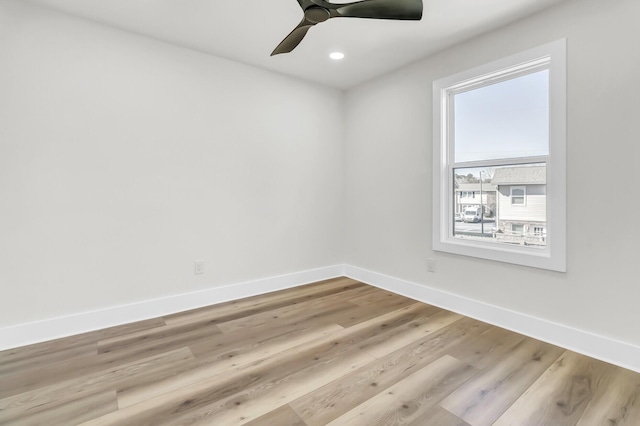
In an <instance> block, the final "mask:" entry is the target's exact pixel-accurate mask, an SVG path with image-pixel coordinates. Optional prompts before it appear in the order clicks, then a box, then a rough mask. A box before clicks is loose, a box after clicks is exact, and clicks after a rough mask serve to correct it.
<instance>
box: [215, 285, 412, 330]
mask: <svg viewBox="0 0 640 426" xmlns="http://www.w3.org/2000/svg"><path fill="white" fill-rule="evenodd" d="M372 291H375V290H372V289H371V288H367V287H359V288H354V289H350V290H345V291H342V292H340V293H334V294H330V295H328V296H323V297H319V298H316V299H312V300H308V301H304V302H299V303H295V304H291V305H286V306H282V307H280V308H276V309H270V310H266V311H262V312H259V313H256V314H251V315H245V316H243V317H241V318H237V319H233V320H231V321H226V322H220V323H218V327H219V328H220V330H222V331H223V332H224V333H233V332H238V331H242V330H246V329H250V328H254V329H255V328H257V327H268V326H270V325H271V324H274V323H277V324H281V323H291V322H292V321H298V322H299V321H308V320H314V321H317V320H318V317H322V316H324V317H327V316H330V315H331V314H332V313H334V312H348V311H349V310H351V309H353V306H354V305H353V304H352V303H351V302H350V299H351V296H353V295H359V294H362V293H371V292H372ZM414 303H415V302H414ZM323 314H325V315H323ZM328 321H329V322H334V321H333V320H332V319H329V320H328Z"/></svg>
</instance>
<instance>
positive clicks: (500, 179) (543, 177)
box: [491, 166, 547, 185]
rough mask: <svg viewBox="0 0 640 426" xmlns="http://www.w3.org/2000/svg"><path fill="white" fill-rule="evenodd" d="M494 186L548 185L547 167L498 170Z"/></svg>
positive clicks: (495, 174)
mask: <svg viewBox="0 0 640 426" xmlns="http://www.w3.org/2000/svg"><path fill="white" fill-rule="evenodd" d="M491 183H492V184H494V185H531V184H542V185H543V184H545V183H547V166H528V167H503V168H499V169H496V171H495V172H494V174H493V179H492V180H491Z"/></svg>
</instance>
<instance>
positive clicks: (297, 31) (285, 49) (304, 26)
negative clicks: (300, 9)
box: [271, 19, 315, 56]
mask: <svg viewBox="0 0 640 426" xmlns="http://www.w3.org/2000/svg"><path fill="white" fill-rule="evenodd" d="M314 25H315V23H313V22H309V21H307V20H306V19H303V20H302V22H300V23H299V24H298V26H297V27H295V28H294V29H293V31H291V32H290V33H289V35H288V36H286V37H285V38H284V40H282V41H281V42H280V44H279V45H278V46H277V47H276V48H275V49H274V50H273V52H271V56H273V55H279V54H280V53H289V52H291V51H292V50H293V49H295V48H296V46H298V45H299V44H300V42H301V41H302V39H303V38H304V36H305V35H306V34H307V31H309V28H311V27H313V26H314Z"/></svg>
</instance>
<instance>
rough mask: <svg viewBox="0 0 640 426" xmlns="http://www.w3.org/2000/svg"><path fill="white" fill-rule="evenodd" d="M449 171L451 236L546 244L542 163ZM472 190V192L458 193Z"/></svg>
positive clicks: (545, 197)
mask: <svg viewBox="0 0 640 426" xmlns="http://www.w3.org/2000/svg"><path fill="white" fill-rule="evenodd" d="M453 173H454V175H453V178H454V182H455V184H454V192H455V194H454V197H453V200H454V205H453V212H454V218H453V223H454V226H453V236H454V237H456V238H461V239H472V240H476V241H484V242H490V243H496V244H518V245H527V246H533V247H544V246H545V245H546V233H545V232H544V231H543V230H544V229H545V227H546V222H547V182H546V179H547V178H546V164H544V163H537V164H527V165H517V166H501V167H474V168H465V169H455V170H454V172H453ZM481 178H482V179H481ZM472 192H475V193H476V198H469V197H463V196H462V195H463V194H466V193H472ZM516 194H519V195H516ZM525 200H526V202H525Z"/></svg>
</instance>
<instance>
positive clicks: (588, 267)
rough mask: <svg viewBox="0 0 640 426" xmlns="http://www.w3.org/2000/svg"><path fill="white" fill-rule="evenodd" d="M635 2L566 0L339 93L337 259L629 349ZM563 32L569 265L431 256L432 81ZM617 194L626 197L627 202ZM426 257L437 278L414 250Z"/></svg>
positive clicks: (635, 236)
mask: <svg viewBox="0 0 640 426" xmlns="http://www.w3.org/2000/svg"><path fill="white" fill-rule="evenodd" d="M638 16H640V2H639V1H637V0H616V1H615V2H603V1H601V0H572V1H568V2H566V3H565V4H562V5H560V6H557V7H555V8H553V9H549V10H547V11H545V12H542V13H540V14H537V15H535V16H532V17H530V18H527V19H525V20H523V21H520V22H517V23H515V24H512V25H509V26H507V27H504V28H502V29H499V30H497V31H494V32H491V33H489V34H487V35H485V36H482V37H478V38H476V39H474V40H472V41H469V42H466V43H463V44H461V45H458V46H456V47H454V48H452V49H449V50H447V51H445V52H442V53H440V54H437V55H435V56H433V57H430V58H427V59H425V60H423V61H421V62H419V63H416V64H414V65H412V66H409V67H406V68H404V69H401V70H399V71H397V72H394V73H391V74H389V75H387V76H384V77H382V78H378V79H376V80H373V81H371V82H369V83H366V84H363V85H361V86H359V87H358V88H356V89H353V90H350V91H349V92H348V93H347V97H346V101H345V108H346V141H347V147H346V200H347V201H346V215H347V217H346V223H345V229H346V249H345V250H346V253H345V263H346V264H349V265H353V266H355V267H359V268H363V269H366V270H370V271H374V272H379V273H382V274H386V275H389V276H392V277H397V278H400V279H403V280H407V281H410V282H415V283H420V284H422V285H424V286H425V287H430V288H433V289H436V290H442V291H446V292H450V293H453V294H455V295H459V296H462V297H465V298H470V299H474V300H477V301H480V302H484V303H487V304H491V305H496V306H498V307H503V308H505V309H508V310H512V311H516V312H519V313H522V314H525V315H531V316H534V317H538V318H541V319H543V320H547V321H551V322H555V323H558V324H561V325H564V326H567V327H574V328H577V329H582V330H586V331H588V332H591V333H595V334H599V335H603V336H607V337H609V338H611V339H619V340H622V341H624V342H628V343H630V344H635V345H639V344H640V333H638V323H640V309H638V301H639V300H640V279H639V278H638V277H639V276H640V275H639V273H638V268H637V263H638V255H639V254H640V227H639V226H638V225H637V221H635V220H632V219H629V212H631V211H640V202H638V198H637V197H634V198H629V197H628V194H629V191H634V190H635V189H634V185H635V182H637V180H638V165H637V161H638V158H639V154H640V148H639V146H640V143H639V142H638V117H639V115H640V108H639V106H638V105H640V104H639V103H638V102H639V100H640V85H638V84H637V79H638V76H640V54H639V53H638V47H637V41H638V40H639V39H640V30H639V29H638ZM563 37H566V38H567V39H568V126H569V127H568V164H567V177H568V188H567V192H568V200H567V201H568V229H567V238H568V265H567V269H568V272H567V273H556V272H550V271H544V270H539V269H533V268H527V267H521V266H515V265H508V264H503V263H498V262H492V261H486V260H480V259H474V258H467V257H463V256H457V255H450V254H444V253H437V252H433V251H432V249H431V226H430V224H431V217H432V215H431V209H432V201H431V195H432V191H431V188H432V177H431V164H432V154H431V150H432V145H431V135H432V128H431V120H432V119H431V117H432V110H431V96H432V93H431V92H432V91H431V84H432V81H433V80H435V79H438V78H441V77H444V76H446V75H450V74H453V73H456V72H459V71H462V70H465V69H468V68H471V67H474V66H478V65H481V64H483V63H486V62H490V61H493V60H496V59H499V58H501V57H504V56H508V55H510V54H513V53H516V52H519V51H522V50H526V49H529V48H532V47H535V46H538V45H541V44H544V43H547V42H550V41H553V40H556V39H559V38H563ZM629 200H632V201H631V203H632V204H631V205H629ZM428 257H434V258H435V259H436V265H435V267H436V271H435V273H429V272H427V271H426V258H428Z"/></svg>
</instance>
